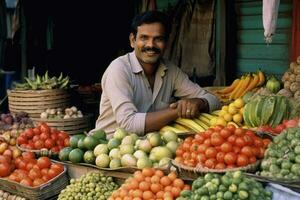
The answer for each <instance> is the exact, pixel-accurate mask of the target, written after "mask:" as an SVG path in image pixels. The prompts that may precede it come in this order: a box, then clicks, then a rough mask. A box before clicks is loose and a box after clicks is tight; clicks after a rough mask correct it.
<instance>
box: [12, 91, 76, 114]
mask: <svg viewBox="0 0 300 200" xmlns="http://www.w3.org/2000/svg"><path fill="white" fill-rule="evenodd" d="M7 94H8V107H9V110H10V112H11V113H13V114H16V113H18V112H22V111H23V112H26V113H28V115H29V117H31V118H40V114H41V113H42V112H44V111H45V110H46V109H47V108H66V107H68V106H70V104H71V95H70V94H69V92H68V91H67V90H62V89H53V90H7Z"/></svg>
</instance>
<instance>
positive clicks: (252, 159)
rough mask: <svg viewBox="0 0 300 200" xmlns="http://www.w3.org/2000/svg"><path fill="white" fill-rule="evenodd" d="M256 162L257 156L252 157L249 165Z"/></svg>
mask: <svg viewBox="0 0 300 200" xmlns="http://www.w3.org/2000/svg"><path fill="white" fill-rule="evenodd" d="M255 162H256V158H255V156H251V157H250V158H249V163H251V164H253V163H255Z"/></svg>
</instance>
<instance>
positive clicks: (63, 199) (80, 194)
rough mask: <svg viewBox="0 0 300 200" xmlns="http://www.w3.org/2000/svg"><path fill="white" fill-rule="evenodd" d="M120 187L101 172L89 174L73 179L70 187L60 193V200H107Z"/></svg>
mask: <svg viewBox="0 0 300 200" xmlns="http://www.w3.org/2000/svg"><path fill="white" fill-rule="evenodd" d="M118 187H119V186H118V185H117V184H116V183H115V182H114V181H113V179H112V177H107V176H105V175H103V174H101V173H100V172H89V173H87V174H85V175H83V176H81V177H80V178H79V179H71V180H70V185H68V186H67V187H66V188H65V189H63V190H62V191H61V192H60V194H59V196H58V200H69V199H80V200H85V199H86V200H89V199H100V200H106V199H108V198H109V197H110V196H111V193H112V192H113V191H114V190H116V189H118Z"/></svg>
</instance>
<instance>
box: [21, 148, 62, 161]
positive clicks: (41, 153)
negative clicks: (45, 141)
mask: <svg viewBox="0 0 300 200" xmlns="http://www.w3.org/2000/svg"><path fill="white" fill-rule="evenodd" d="M16 146H17V148H18V149H20V150H21V151H22V152H32V153H34V154H35V155H36V156H37V157H41V156H46V157H49V158H53V159H56V158H57V157H58V154H59V153H57V152H54V151H51V150H48V149H43V150H36V149H25V148H22V147H20V146H19V145H18V144H16Z"/></svg>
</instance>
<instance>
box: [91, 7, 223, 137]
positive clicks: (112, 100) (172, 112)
mask: <svg viewBox="0 0 300 200" xmlns="http://www.w3.org/2000/svg"><path fill="white" fill-rule="evenodd" d="M169 25H170V24H169V22H168V20H167V17H166V16H165V15H164V13H162V12H158V11H147V12H144V13H142V14H139V15H138V16H136V17H135V18H134V19H133V21H132V25H131V33H130V35H129V40H130V45H131V47H132V48H133V49H134V51H133V52H131V53H128V54H126V55H124V56H121V57H118V58H117V59H115V60H114V61H112V62H111V64H110V65H109V66H108V68H107V69H106V71H105V73H104V74H103V77H102V81H101V85H102V89H103V91H102V96H101V102H100V116H99V118H98V120H97V122H96V128H95V130H97V129H103V130H104V131H105V132H106V133H108V134H111V133H113V132H114V131H115V129H116V128H117V127H121V128H124V129H125V130H126V131H130V132H135V133H138V134H140V135H143V134H144V133H147V132H151V131H157V130H159V129H160V128H162V127H163V126H165V125H166V124H168V123H170V122H171V121H173V120H175V119H176V118H178V117H183V118H194V117H197V116H198V115H199V113H201V112H208V111H213V110H215V109H217V108H219V106H220V104H219V101H218V99H217V98H216V97H215V96H214V95H212V94H210V93H208V92H207V91H205V90H204V89H202V88H201V87H200V86H199V85H197V84H194V83H193V82H191V81H190V80H189V78H188V76H187V75H186V74H185V73H183V72H182V71H181V70H180V69H179V68H178V67H177V66H174V65H173V64H171V63H169V62H168V61H166V60H164V59H163V58H162V56H163V53H164V50H165V48H166V43H167V40H168V37H169V33H170V26H169Z"/></svg>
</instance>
